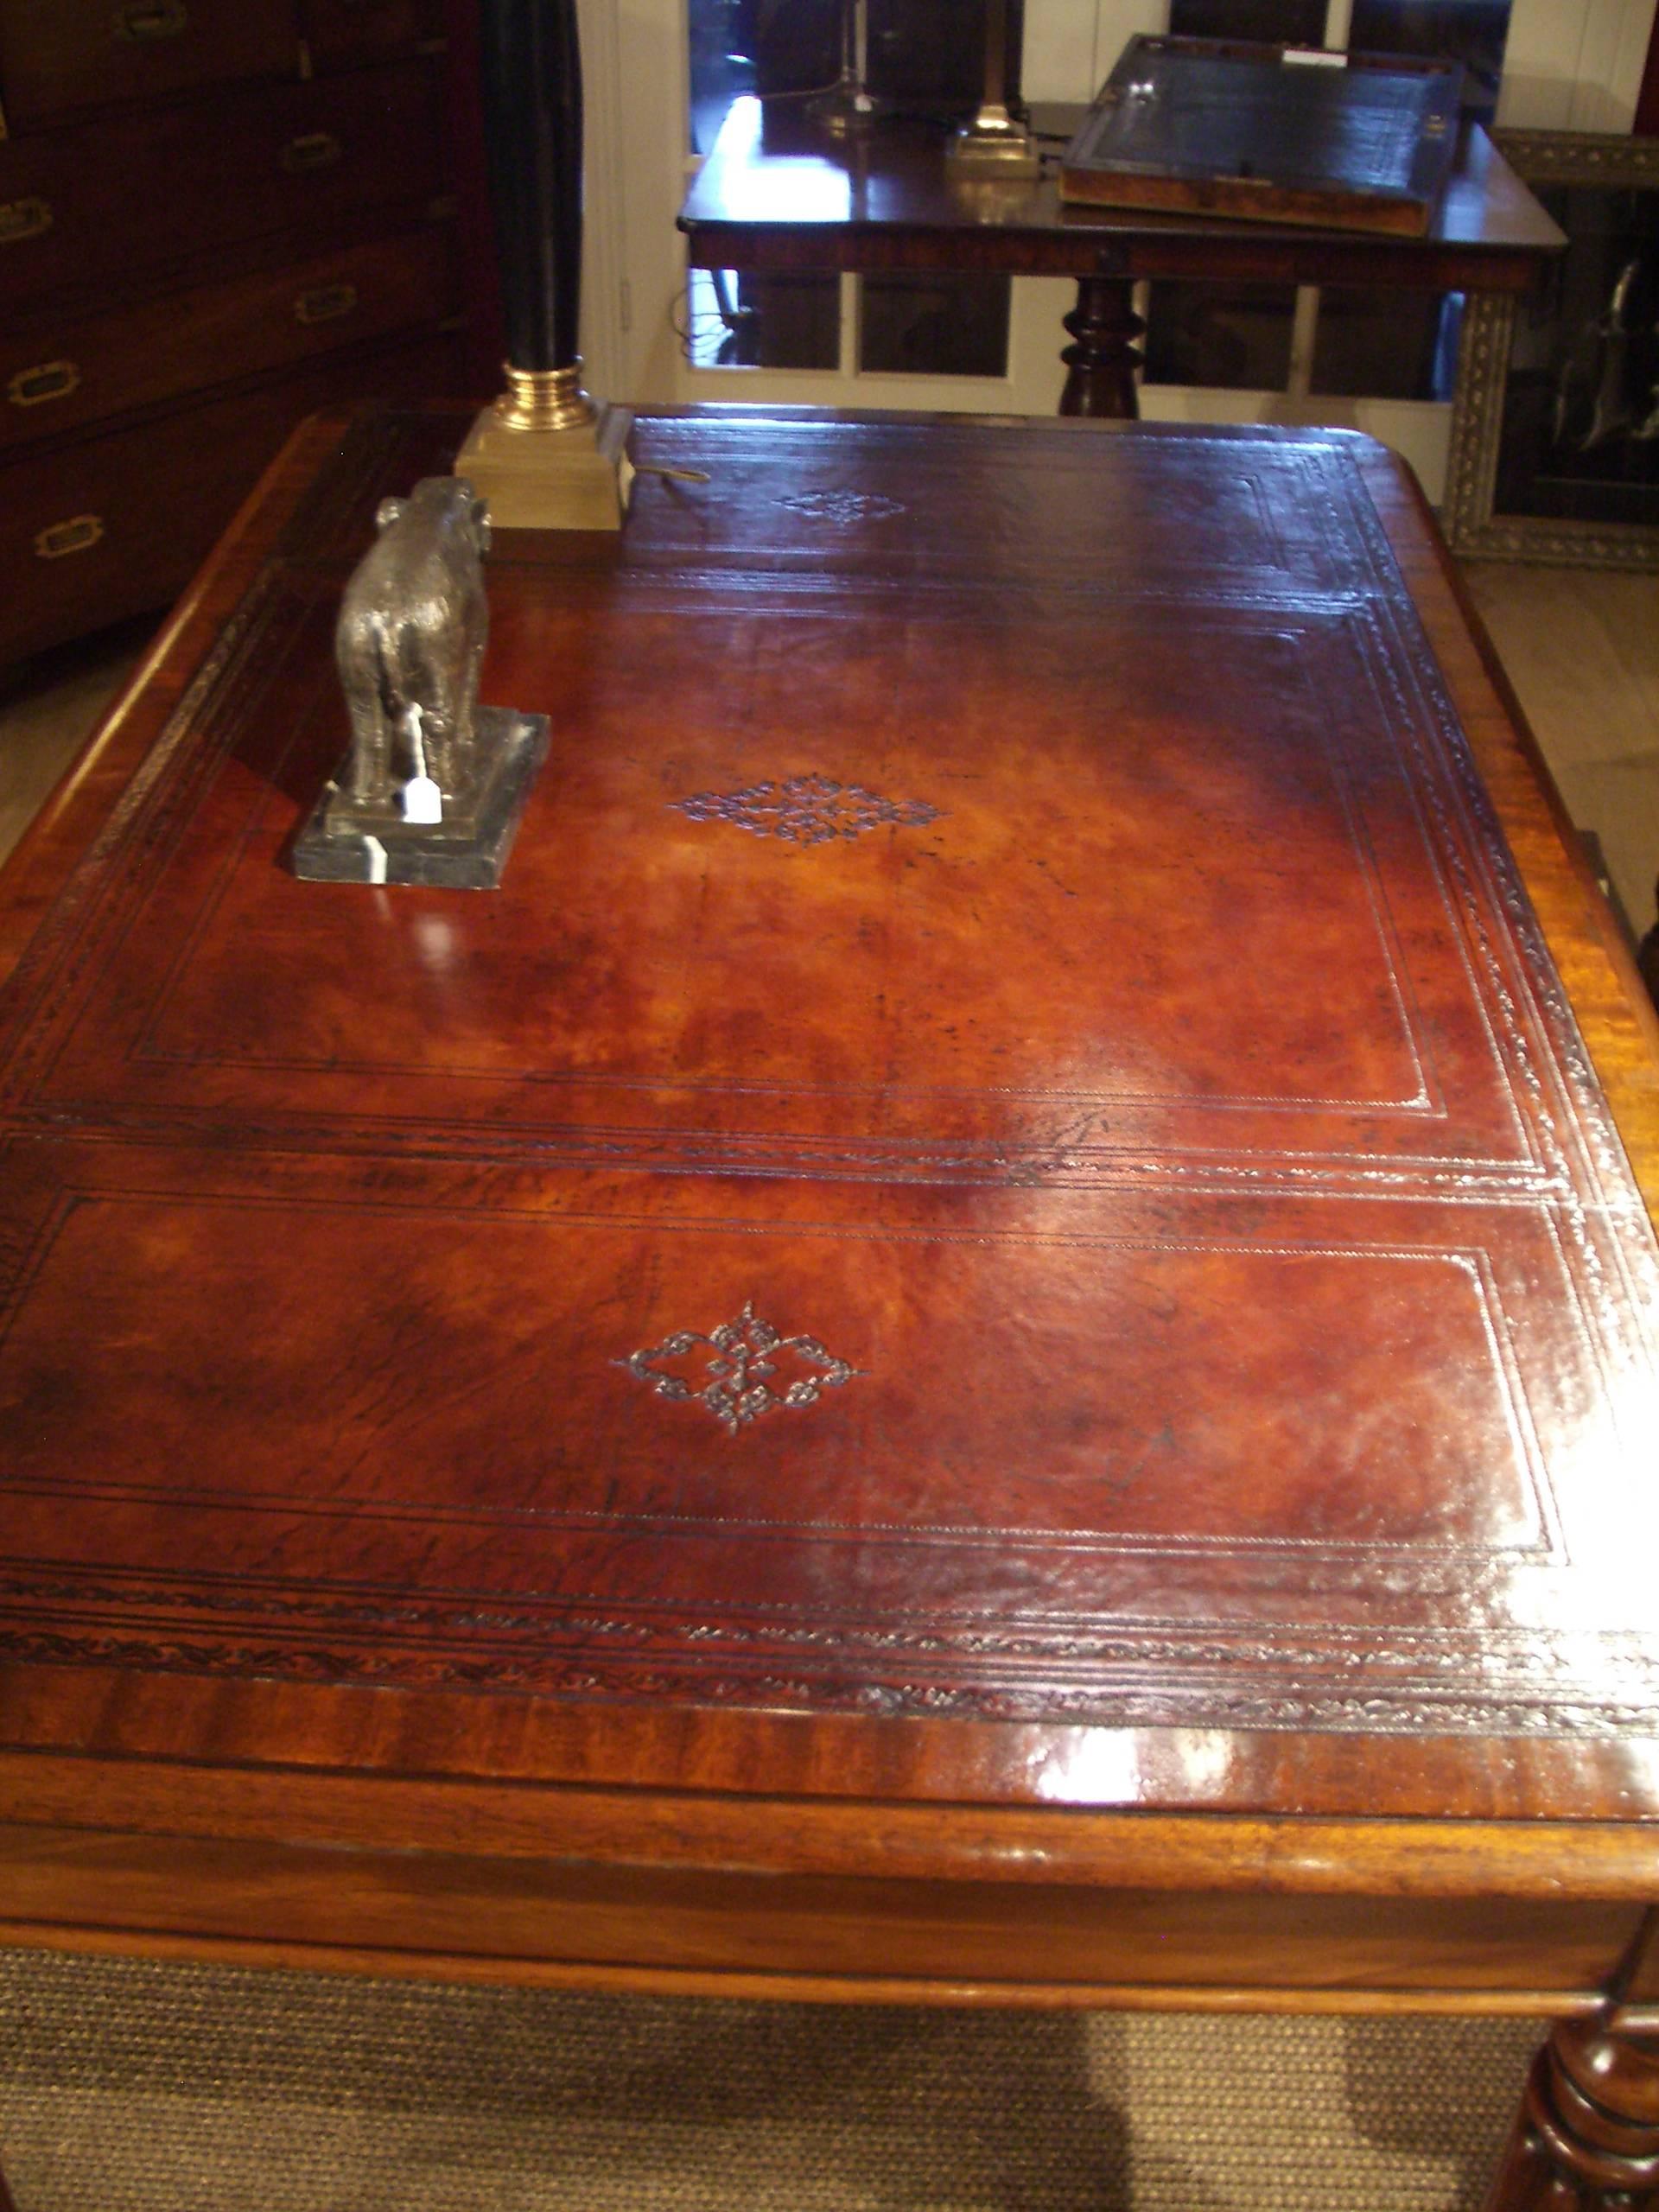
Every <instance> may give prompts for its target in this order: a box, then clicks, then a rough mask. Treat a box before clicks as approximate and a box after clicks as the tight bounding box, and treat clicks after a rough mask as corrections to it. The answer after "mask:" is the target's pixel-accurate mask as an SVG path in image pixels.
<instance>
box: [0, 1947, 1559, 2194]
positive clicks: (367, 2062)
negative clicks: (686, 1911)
mask: <svg viewBox="0 0 1659 2212" xmlns="http://www.w3.org/2000/svg"><path fill="white" fill-rule="evenodd" d="M1538 2035H1539V2030H1538V2027H1537V2025H1536V2024H1535V2023H1534V2022H1531V2021H1499V2022H1468V2021H1458V2020H1443V2019H1428V2020H1380V2019H1376V2020H1374V2019H1358V2020H1338V2019H1313V2020H1289V2019H1279V2018H1259V2019H1230V2018H1216V2017H1211V2016H1208V2015H1204V2016H1190V2015H1160V2016H1145V2015H1125V2014H1095V2015H1090V2016H1087V2017H1078V2016H1073V2015H1068V2014H1054V2013H1029V2012H1015V2013H1007V2012H937V2011H931V2010H922V2009H906V2010H890V2009H887V2008H885V2007H875V2006H870V2007H854V2006H835V2007H830V2006H818V2005H758V2004H750V2003H740V2002H721V2001H716V2000H704V1999H689V1998H688V1999H653V1998H636V1997H598V1996H588V1995H565V1994H556V1993H545V1992H541V1991H534V1992H521V1991H495V1990H487V1989H474V1988H454V1987H447V1986H446V1987H438V1986H431V1985H428V1984H422V1983H406V1982H391V1981H356V1980H336V1979H334V1978H332V1977H327V1976H322V1975H313V1974H257V1973H249V1972H245V1971H240V1970H235V1969H230V1968H218V1967H213V1968H207V1967H176V1966H161V1965H152V1964H147V1963H143V1962H131V1961H115V1960H102V1959H79V1958H70V1957H60V1956H54V1955H49V1954H45V1953H38V1954H37V1953H31V1952H24V1951H11V1952H0V2142H3V2145H4V2152H3V2162H4V2166H5V2170H6V2172H7V2174H8V2175H9V2177H10V2179H11V2183H12V2186H13V2190H14V2192H15V2194H16V2198H17V2212H242V2208H247V2212H624V2208H626V2212H740V2208H741V2212H753V2208H757V2207H772V2206H776V2207H779V2209H780V2212H866V2208H868V2212H1258V2208H1259V2212H1453V2209H1454V2208H1457V2209H1458V2212H1461V2208H1464V2207H1467V2208H1470V2212H1474V2208H1476V2207H1477V2206H1478V2204H1479V2202H1480V2197H1481V2192H1482V2190H1483V2187H1484V2183H1485V2180H1486V2178H1487V2177H1488V2175H1489V2172H1490V2170H1491V2164H1492V2161H1493V2159H1494V2158H1495V2156H1496V2153H1497V2147H1498V2145H1499V2144H1500V2142H1501V2140H1502V2139H1503V2133H1504V2131H1505V2129H1506V2128H1507V2126H1508V2124H1509V2120H1510V2113H1511V2111H1512V2109H1513V2107H1514V2104H1515V2101H1516V2097H1517V2095H1518V2093H1519V2088H1520V2082H1521V2078H1522V2071H1523V2066H1524V2061H1525V2057H1526V2055H1527V2053H1528V2052H1529V2050H1531V2049H1532V2047H1533V2046H1534V2044H1535V2043H1536V2042H1537V2040H1538Z"/></svg>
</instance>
